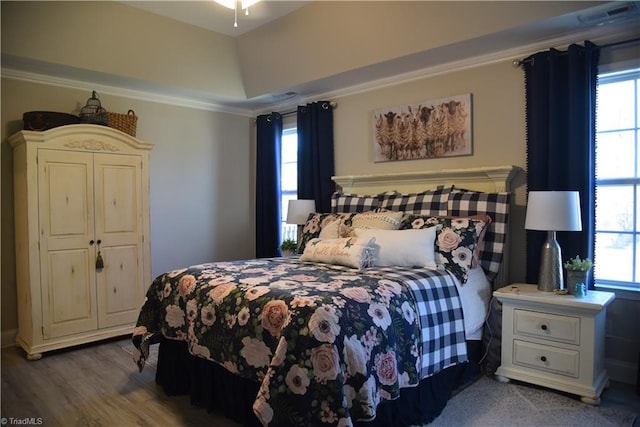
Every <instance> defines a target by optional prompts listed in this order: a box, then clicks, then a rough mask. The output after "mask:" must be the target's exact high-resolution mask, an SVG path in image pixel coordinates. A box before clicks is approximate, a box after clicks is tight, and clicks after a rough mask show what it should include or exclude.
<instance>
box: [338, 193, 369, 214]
mask: <svg viewBox="0 0 640 427" xmlns="http://www.w3.org/2000/svg"><path fill="white" fill-rule="evenodd" d="M379 198H380V197H379V196H378V195H372V196H368V195H363V194H347V193H339V192H337V191H336V192H334V193H333V194H332V195H331V212H332V213H344V212H366V211H372V210H375V209H377V208H378V207H379V205H380V201H379Z"/></svg>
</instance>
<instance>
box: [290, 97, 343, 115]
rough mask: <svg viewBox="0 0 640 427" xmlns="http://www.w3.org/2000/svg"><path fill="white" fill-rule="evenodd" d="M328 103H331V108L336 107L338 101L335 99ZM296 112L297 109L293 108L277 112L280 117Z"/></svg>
mask: <svg viewBox="0 0 640 427" xmlns="http://www.w3.org/2000/svg"><path fill="white" fill-rule="evenodd" d="M329 105H331V108H336V107H337V106H338V103H337V102H335V101H329ZM297 112H298V110H297V109H295V110H291V111H285V112H284V113H279V114H280V115H281V116H282V117H284V116H290V115H292V114H296V113H297Z"/></svg>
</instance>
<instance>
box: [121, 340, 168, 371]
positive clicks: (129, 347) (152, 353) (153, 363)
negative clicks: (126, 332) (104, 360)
mask: <svg viewBox="0 0 640 427" xmlns="http://www.w3.org/2000/svg"><path fill="white" fill-rule="evenodd" d="M159 347H160V345H159V344H153V345H150V346H149V358H148V359H147V361H146V362H145V365H144V366H145V368H148V367H151V368H153V369H156V367H157V366H158V348H159ZM122 349H123V350H124V351H126V352H127V353H129V354H130V355H131V359H132V360H133V352H134V351H137V350H136V348H135V347H134V346H133V344H125V345H123V346H122ZM134 365H135V362H134Z"/></svg>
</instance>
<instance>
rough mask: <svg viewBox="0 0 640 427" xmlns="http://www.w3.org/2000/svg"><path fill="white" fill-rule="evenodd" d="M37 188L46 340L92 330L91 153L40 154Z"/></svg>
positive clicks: (95, 316)
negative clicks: (44, 290)
mask: <svg viewBox="0 0 640 427" xmlns="http://www.w3.org/2000/svg"><path fill="white" fill-rule="evenodd" d="M38 183H39V184H38V187H39V194H40V200H39V215H38V216H39V218H40V277H41V281H42V282H43V285H42V288H43V289H46V292H43V293H42V319H43V323H44V336H45V338H55V337H60V336H64V335H69V334H73V333H77V332H83V331H86V330H91V329H95V328H96V326H97V321H98V316H97V308H96V291H95V286H96V281H95V271H94V270H93V268H92V264H91V262H90V260H91V259H92V258H93V254H94V253H95V252H94V247H93V246H92V245H90V241H91V239H93V233H94V228H95V224H94V219H93V218H94V206H93V154H91V153H81V152H61V151H55V150H39V153H38Z"/></svg>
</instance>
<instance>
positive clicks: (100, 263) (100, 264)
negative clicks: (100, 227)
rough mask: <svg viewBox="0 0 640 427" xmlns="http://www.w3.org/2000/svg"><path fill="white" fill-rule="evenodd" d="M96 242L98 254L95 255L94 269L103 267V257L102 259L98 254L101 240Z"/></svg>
mask: <svg viewBox="0 0 640 427" xmlns="http://www.w3.org/2000/svg"><path fill="white" fill-rule="evenodd" d="M97 243H98V256H97V257H96V270H99V269H102V268H104V259H102V255H101V254H100V244H101V243H102V241H101V240H98V241H97Z"/></svg>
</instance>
